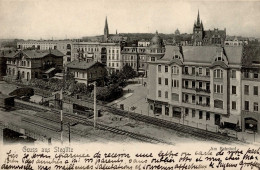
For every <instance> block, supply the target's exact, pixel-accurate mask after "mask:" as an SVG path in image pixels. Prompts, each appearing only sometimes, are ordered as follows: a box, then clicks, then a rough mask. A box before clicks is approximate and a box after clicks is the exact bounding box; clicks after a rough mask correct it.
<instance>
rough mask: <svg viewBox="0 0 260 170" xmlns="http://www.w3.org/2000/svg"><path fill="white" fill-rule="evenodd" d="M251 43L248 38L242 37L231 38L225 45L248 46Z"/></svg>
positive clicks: (227, 39)
mask: <svg viewBox="0 0 260 170" xmlns="http://www.w3.org/2000/svg"><path fill="white" fill-rule="evenodd" d="M248 42H249V40H248V38H243V37H241V36H238V37H236V36H231V37H227V38H226V40H225V45H229V46H239V45H247V44H248Z"/></svg>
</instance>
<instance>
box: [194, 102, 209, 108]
mask: <svg viewBox="0 0 260 170" xmlns="http://www.w3.org/2000/svg"><path fill="white" fill-rule="evenodd" d="M197 105H199V106H202V107H210V104H209V103H202V102H197Z"/></svg>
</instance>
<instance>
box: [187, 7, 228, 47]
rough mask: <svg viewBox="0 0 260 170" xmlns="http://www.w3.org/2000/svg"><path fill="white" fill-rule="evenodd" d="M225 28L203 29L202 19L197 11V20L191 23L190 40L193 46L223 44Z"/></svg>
mask: <svg viewBox="0 0 260 170" xmlns="http://www.w3.org/2000/svg"><path fill="white" fill-rule="evenodd" d="M225 39H226V29H224V30H219V29H214V30H206V31H205V30H204V26H203V23H202V20H200V15H199V11H198V16H197V21H195V23H194V25H193V36H192V42H193V45H195V46H201V45H224V41H225Z"/></svg>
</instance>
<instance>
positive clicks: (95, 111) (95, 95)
mask: <svg viewBox="0 0 260 170" xmlns="http://www.w3.org/2000/svg"><path fill="white" fill-rule="evenodd" d="M96 117H97V85H96V82H94V129H95V128H96Z"/></svg>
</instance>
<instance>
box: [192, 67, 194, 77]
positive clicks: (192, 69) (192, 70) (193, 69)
mask: <svg viewBox="0 0 260 170" xmlns="http://www.w3.org/2000/svg"><path fill="white" fill-rule="evenodd" d="M192 75H195V67H192Z"/></svg>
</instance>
